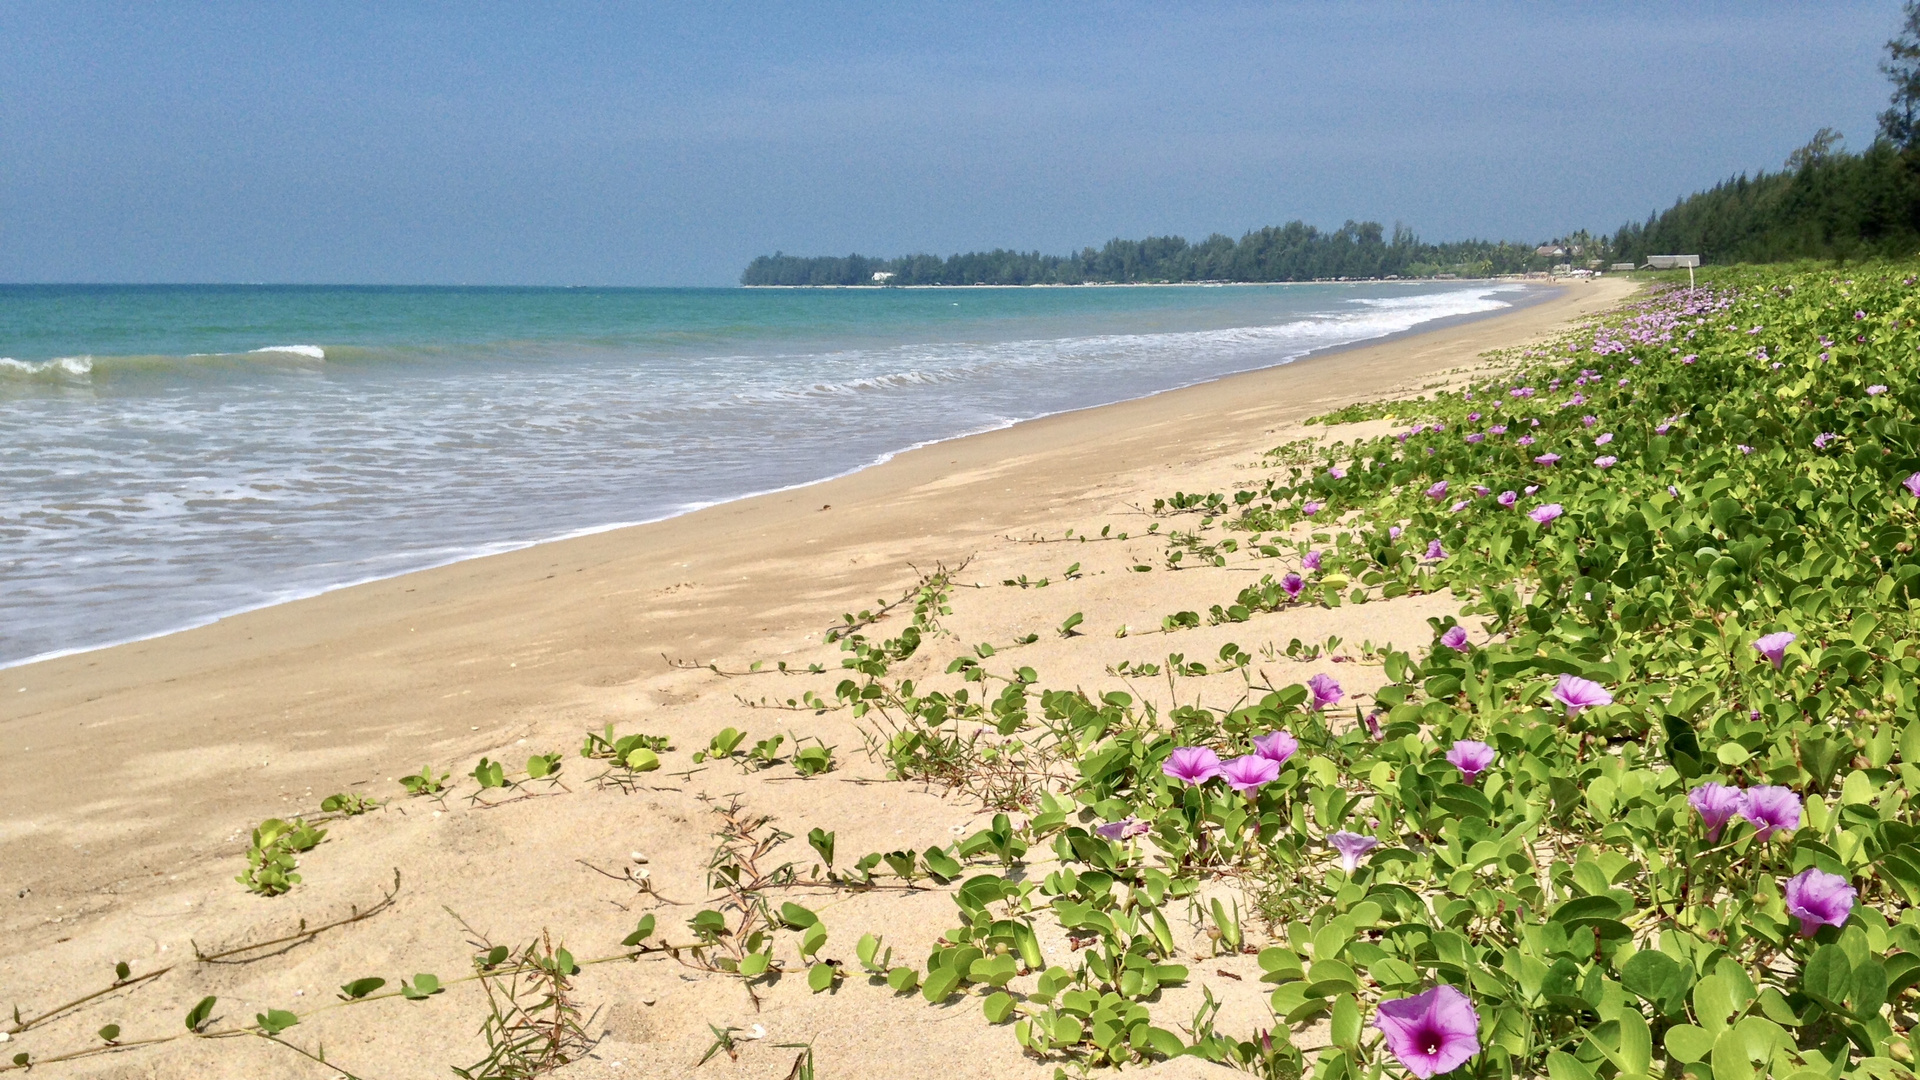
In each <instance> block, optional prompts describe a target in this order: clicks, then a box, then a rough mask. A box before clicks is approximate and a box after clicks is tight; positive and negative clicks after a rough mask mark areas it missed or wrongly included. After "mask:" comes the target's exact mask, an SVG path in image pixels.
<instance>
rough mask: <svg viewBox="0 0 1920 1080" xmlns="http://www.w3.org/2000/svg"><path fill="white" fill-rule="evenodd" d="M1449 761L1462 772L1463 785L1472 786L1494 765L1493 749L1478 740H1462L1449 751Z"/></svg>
mask: <svg viewBox="0 0 1920 1080" xmlns="http://www.w3.org/2000/svg"><path fill="white" fill-rule="evenodd" d="M1447 761H1448V762H1450V763H1452V765H1453V767H1454V768H1456V769H1459V770H1460V781H1461V783H1465V784H1471V783H1473V781H1474V779H1475V778H1476V777H1478V776H1479V775H1480V774H1481V773H1483V772H1486V771H1487V766H1489V765H1491V764H1493V747H1491V746H1488V745H1487V744H1486V743H1483V742H1480V741H1479V740H1477V739H1461V740H1460V741H1459V742H1456V743H1454V744H1453V749H1451V750H1448V751H1447Z"/></svg>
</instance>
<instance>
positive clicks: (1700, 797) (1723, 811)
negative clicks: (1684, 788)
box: [1687, 784, 1740, 843]
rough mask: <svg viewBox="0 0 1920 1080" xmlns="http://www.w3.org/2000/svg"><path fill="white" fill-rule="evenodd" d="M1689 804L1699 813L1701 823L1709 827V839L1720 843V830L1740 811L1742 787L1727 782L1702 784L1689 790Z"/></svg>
mask: <svg viewBox="0 0 1920 1080" xmlns="http://www.w3.org/2000/svg"><path fill="white" fill-rule="evenodd" d="M1687 805H1688V806H1691V807H1693V808H1694V810H1695V811H1696V812H1698V813H1699V815H1700V822H1701V824H1703V825H1705V826H1706V827H1707V839H1708V840H1711V841H1713V842H1715V843H1718V842H1719V841H1720V830H1722V829H1724V828H1726V827H1727V822H1729V821H1732V820H1733V815H1735V814H1737V813H1739V812H1740V789H1739V788H1737V787H1728V786H1727V785H1726V784H1701V785H1700V786H1699V787H1697V788H1694V789H1693V790H1692V791H1689V792H1687Z"/></svg>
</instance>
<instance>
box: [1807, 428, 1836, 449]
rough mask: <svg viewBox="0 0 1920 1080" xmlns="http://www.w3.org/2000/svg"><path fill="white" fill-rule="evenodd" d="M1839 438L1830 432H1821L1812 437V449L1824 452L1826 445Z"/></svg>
mask: <svg viewBox="0 0 1920 1080" xmlns="http://www.w3.org/2000/svg"><path fill="white" fill-rule="evenodd" d="M1839 437H1840V436H1838V435H1835V434H1834V433H1833V432H1831V431H1823V432H1821V433H1820V434H1818V435H1815V436H1814V437H1813V448H1814V449H1815V450H1825V449H1826V448H1827V444H1828V443H1830V442H1832V441H1833V440H1835V439H1837V438H1839Z"/></svg>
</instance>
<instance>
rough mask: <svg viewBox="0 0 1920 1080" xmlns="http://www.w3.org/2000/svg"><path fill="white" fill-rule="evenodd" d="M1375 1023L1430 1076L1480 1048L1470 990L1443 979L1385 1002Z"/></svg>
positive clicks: (1413, 1069) (1408, 1061) (1391, 1045)
mask: <svg viewBox="0 0 1920 1080" xmlns="http://www.w3.org/2000/svg"><path fill="white" fill-rule="evenodd" d="M1373 1026H1374V1027H1375V1028H1378V1029H1379V1030H1380V1033H1381V1034H1383V1035H1385V1036H1386V1044H1387V1049H1388V1050H1390V1051H1392V1053H1393V1056H1394V1058H1395V1059H1396V1060H1397V1061H1399V1062H1400V1064H1401V1065H1402V1066H1404V1067H1405V1068H1406V1070H1407V1071H1408V1072H1410V1073H1412V1074H1413V1075H1415V1076H1417V1077H1419V1078H1420V1080H1428V1078H1430V1077H1434V1076H1438V1075H1440V1074H1441V1073H1448V1072H1452V1071H1453V1070H1455V1069H1457V1068H1459V1067H1460V1066H1462V1065H1465V1064H1466V1063H1467V1061H1468V1060H1469V1059H1471V1058H1472V1057H1473V1056H1474V1055H1475V1054H1478V1053H1479V1052H1480V1014H1479V1013H1476V1012H1474V1011H1473V1002H1472V1001H1470V1000H1468V999H1467V995H1465V994H1463V993H1461V992H1460V991H1458V990H1455V989H1454V988H1453V987H1451V986H1448V985H1446V984H1444V983H1442V984H1441V985H1439V986H1436V987H1434V988H1433V989H1431V990H1429V991H1427V992H1426V993H1424V994H1419V995H1416V996H1414V997H1410V998H1396V999H1394V1000H1392V1001H1383V1002H1381V1003H1380V1009H1379V1011H1378V1012H1377V1013H1375V1014H1374V1018H1373Z"/></svg>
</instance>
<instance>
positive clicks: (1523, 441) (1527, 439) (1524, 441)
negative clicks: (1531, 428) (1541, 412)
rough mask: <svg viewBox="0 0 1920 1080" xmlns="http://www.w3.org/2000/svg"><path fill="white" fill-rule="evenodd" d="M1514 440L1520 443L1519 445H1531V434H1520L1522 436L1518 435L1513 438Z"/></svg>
mask: <svg viewBox="0 0 1920 1080" xmlns="http://www.w3.org/2000/svg"><path fill="white" fill-rule="evenodd" d="M1514 441H1515V442H1517V443H1519V444H1520V445H1521V446H1532V445H1533V436H1531V435H1522V436H1520V437H1519V438H1518V439H1516V440H1514Z"/></svg>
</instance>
